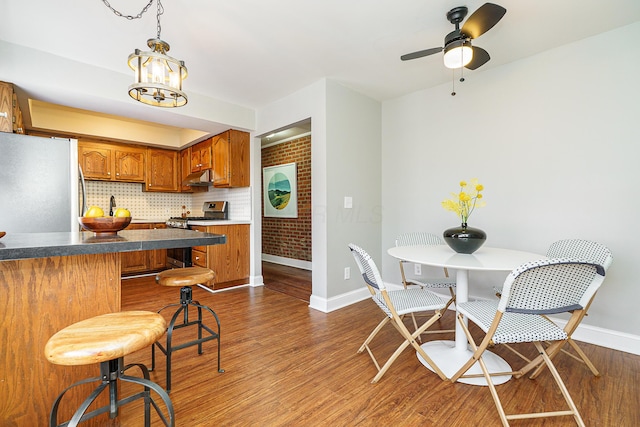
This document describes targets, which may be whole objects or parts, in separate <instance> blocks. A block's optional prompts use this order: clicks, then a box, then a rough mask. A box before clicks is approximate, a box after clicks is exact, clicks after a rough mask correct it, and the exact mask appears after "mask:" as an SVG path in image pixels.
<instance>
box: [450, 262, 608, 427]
mask: <svg viewBox="0 0 640 427" xmlns="http://www.w3.org/2000/svg"><path fill="white" fill-rule="evenodd" d="M604 275H605V269H604V268H603V266H602V265H600V264H597V263H592V262H586V261H582V260H576V259H570V258H553V259H545V260H539V261H534V262H530V263H526V264H523V265H522V266H520V267H518V268H517V269H515V270H513V271H512V272H511V273H510V274H509V276H508V277H507V279H506V280H505V282H504V286H503V288H502V295H501V297H500V300H499V301H496V300H493V301H484V300H482V301H481V300H479V301H470V302H465V303H458V304H457V309H458V322H459V323H460V326H461V327H462V329H463V330H464V332H465V334H466V336H467V340H468V342H469V345H470V346H471V348H472V349H473V351H474V353H473V355H472V357H471V358H470V359H469V360H468V361H467V363H465V364H464V365H463V366H462V367H461V368H460V369H459V370H458V372H456V373H455V374H454V375H453V376H452V377H451V381H452V382H453V381H457V380H458V379H459V378H461V377H464V374H465V373H466V372H467V371H468V370H469V368H471V366H473V365H474V364H475V363H476V362H477V363H479V364H480V368H481V370H482V373H483V375H484V377H485V379H486V380H487V385H488V387H489V390H490V392H491V396H492V397H493V400H494V403H495V405H496V408H497V409H498V414H499V416H500V420H501V421H502V424H503V425H504V426H508V425H509V420H514V419H523V418H536V419H537V418H543V417H559V416H568V415H570V416H573V417H574V419H575V421H576V423H577V424H578V425H580V426H584V421H583V420H582V417H581V416H580V413H579V412H578V408H577V407H576V405H575V403H574V402H573V400H572V399H571V396H570V394H569V391H568V390H567V387H566V386H565V384H564V382H563V381H562V378H561V377H560V374H559V373H558V370H557V369H556V367H555V365H554V364H553V361H552V358H553V355H554V354H556V353H557V351H558V349H560V348H562V346H564V345H565V344H566V343H567V341H568V339H569V338H570V336H571V332H572V331H573V325H574V324H575V323H579V322H580V320H581V319H582V317H583V316H584V312H585V311H586V309H587V308H588V306H589V303H590V301H591V300H592V298H593V296H594V295H595V293H596V292H597V290H598V288H599V287H600V285H601V284H602V282H603V280H604ZM558 313H571V318H570V319H569V321H568V323H567V325H566V326H565V327H564V328H560V327H559V326H558V325H556V324H555V323H553V322H552V321H550V320H549V319H548V318H547V317H546V316H547V315H549V314H558ZM465 317H466V318H468V320H469V322H472V323H475V324H476V325H477V326H478V327H479V328H480V329H481V330H482V331H483V332H484V333H485V336H484V338H483V339H482V342H481V343H480V344H479V345H477V344H476V342H475V341H474V339H473V337H472V335H471V333H470V332H469V328H468V327H467V325H466V324H465ZM524 342H531V343H533V345H534V346H535V347H536V349H537V351H538V353H539V354H540V356H539V357H540V359H541V362H540V363H541V365H540V366H541V367H547V368H548V369H549V371H550V373H551V375H552V377H553V379H554V380H555V382H556V385H557V386H558V388H559V389H560V392H561V394H562V396H563V397H564V400H565V402H566V403H567V406H568V407H569V409H568V410H555V411H545V412H534V413H519V414H509V415H507V414H506V412H505V409H504V407H503V405H502V403H501V401H500V398H499V396H498V393H497V391H496V388H495V386H494V385H493V382H492V381H491V377H492V376H495V375H506V374H512V375H514V376H515V377H516V378H520V377H521V376H522V375H524V373H525V372H524V371H523V369H521V370H518V371H513V372H499V373H493V374H492V373H490V372H489V371H488V369H487V366H486V365H485V362H484V359H483V353H484V352H485V350H487V348H488V347H489V346H491V345H493V344H505V343H524ZM545 342H551V343H552V344H551V345H550V346H549V347H545V345H544V343H545ZM538 366H539V365H535V367H538ZM538 385H540V384H538ZM513 400H514V399H512V401H513ZM515 400H517V399H515Z"/></svg>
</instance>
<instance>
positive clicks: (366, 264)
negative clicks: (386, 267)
mask: <svg viewBox="0 0 640 427" xmlns="http://www.w3.org/2000/svg"><path fill="white" fill-rule="evenodd" d="M349 249H350V250H351V253H352V254H353V257H354V258H355V260H356V264H358V268H359V269H360V274H362V278H363V279H364V281H365V283H366V284H367V285H369V286H371V287H373V288H375V289H377V290H378V291H383V290H386V288H385V286H384V282H383V281H382V276H380V272H379V271H378V267H376V263H375V262H374V261H373V259H371V256H370V255H369V254H368V253H367V252H366V251H365V250H364V249H362V248H361V247H359V246H356V245H354V244H353V243H351V244H349Z"/></svg>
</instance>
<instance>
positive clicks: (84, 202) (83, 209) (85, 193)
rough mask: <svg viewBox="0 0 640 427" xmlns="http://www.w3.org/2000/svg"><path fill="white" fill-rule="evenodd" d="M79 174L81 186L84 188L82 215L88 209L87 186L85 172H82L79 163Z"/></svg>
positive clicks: (81, 204) (81, 206)
mask: <svg viewBox="0 0 640 427" xmlns="http://www.w3.org/2000/svg"><path fill="white" fill-rule="evenodd" d="M78 176H79V179H80V188H81V189H82V200H80V216H84V213H85V212H86V211H87V187H86V186H85V183H84V174H83V173H82V166H80V165H78Z"/></svg>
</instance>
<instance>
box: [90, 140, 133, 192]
mask: <svg viewBox="0 0 640 427" xmlns="http://www.w3.org/2000/svg"><path fill="white" fill-rule="evenodd" d="M78 162H79V163H80V166H81V167H82V171H83V172H84V177H85V178H86V179H90V180H100V181H122V182H144V178H145V173H144V172H145V149H144V148H142V147H136V146H129V145H127V146H125V145H114V144H104V143H98V142H87V141H82V140H80V141H78Z"/></svg>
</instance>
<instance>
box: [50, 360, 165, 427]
mask: <svg viewBox="0 0 640 427" xmlns="http://www.w3.org/2000/svg"><path fill="white" fill-rule="evenodd" d="M123 365H124V361H123V358H122V357H120V358H118V359H114V360H108V361H105V362H101V363H100V376H99V377H93V378H87V379H84V380H81V381H78V382H76V383H74V384H72V385H70V386H69V387H67V388H66V389H65V390H64V391H63V392H62V393H60V395H59V396H58V398H57V399H56V400H55V402H54V404H53V407H52V408H51V414H50V416H49V425H50V426H51V427H53V426H57V427H67V426H69V427H75V426H77V425H78V424H79V423H81V422H83V421H86V420H88V419H91V418H94V417H96V416H98V415H100V414H104V413H109V418H111V419H113V418H115V417H117V416H118V410H119V408H120V407H122V406H124V405H126V404H128V403H130V402H133V401H135V400H138V399H144V401H145V403H144V406H145V426H149V424H150V407H149V405H150V404H151V405H153V407H154V409H155V411H156V412H157V414H158V416H159V417H160V419H161V420H162V422H163V424H164V425H165V426H166V427H173V426H174V425H175V419H174V415H173V414H174V411H173V404H172V403H171V399H169V395H168V394H167V393H166V392H165V391H164V389H163V388H162V387H160V386H159V385H158V384H156V383H154V382H152V381H151V380H150V378H149V370H148V369H147V367H146V366H145V365H143V364H139V363H136V364H130V365H127V366H123ZM133 367H138V368H140V370H141V371H142V375H143V377H142V378H140V377H133V376H129V375H125V374H124V372H125V371H126V370H128V369H130V368H133ZM118 380H122V381H125V382H131V383H135V384H139V385H142V386H143V387H144V391H141V392H138V393H135V394H132V395H129V396H127V397H124V398H122V399H118ZM90 382H101V384H100V385H99V386H98V387H96V388H95V389H94V391H93V392H92V393H91V394H90V395H89V397H87V398H86V399H85V400H84V402H82V404H81V405H80V407H79V408H78V409H77V410H76V412H75V413H74V414H73V416H72V418H71V419H70V420H69V421H66V422H64V423H61V424H57V422H58V406H59V405H60V401H61V400H62V398H63V396H64V395H65V394H66V393H67V391H69V390H71V389H72V388H74V387H77V386H79V385H81V384H87V383H90ZM105 390H109V404H108V405H105V406H102V407H100V408H97V409H94V410H93V411H91V412H87V413H85V412H86V411H87V409H88V408H89V406H90V405H91V404H92V403H93V402H94V401H95V400H96V398H98V396H100V395H101V394H102V393H103V392H104V391H105ZM150 390H153V391H155V392H156V393H157V394H158V396H160V398H161V399H162V400H163V402H164V404H165V406H166V409H167V412H168V415H169V417H168V419H167V417H165V415H164V413H163V412H162V410H161V409H160V407H159V406H158V404H157V403H156V401H155V400H154V399H153V397H151V392H150Z"/></svg>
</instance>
